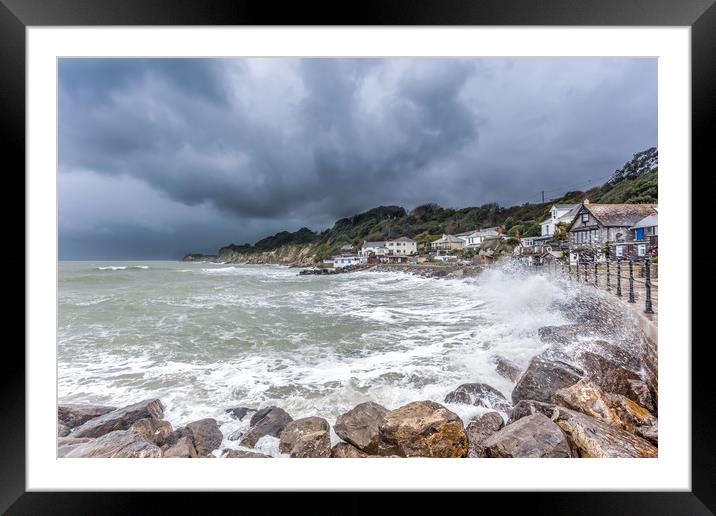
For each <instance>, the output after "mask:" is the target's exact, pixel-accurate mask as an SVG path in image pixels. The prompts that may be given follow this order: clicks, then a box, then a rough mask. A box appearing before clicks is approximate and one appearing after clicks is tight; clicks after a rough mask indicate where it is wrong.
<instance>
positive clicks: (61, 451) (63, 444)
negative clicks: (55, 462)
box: [57, 437, 92, 458]
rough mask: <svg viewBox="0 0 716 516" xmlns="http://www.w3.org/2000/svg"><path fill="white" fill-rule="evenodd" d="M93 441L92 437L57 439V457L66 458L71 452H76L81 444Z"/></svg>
mask: <svg viewBox="0 0 716 516" xmlns="http://www.w3.org/2000/svg"><path fill="white" fill-rule="evenodd" d="M91 440H92V438H90V437H79V438H74V437H60V438H59V439H57V457H58V458H60V457H65V456H66V455H67V454H68V453H69V452H70V451H72V450H74V449H75V448H77V446H79V445H80V444H85V443H88V442H90V441H91Z"/></svg>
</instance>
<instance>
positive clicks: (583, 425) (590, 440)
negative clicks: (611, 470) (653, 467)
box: [552, 407, 658, 458]
mask: <svg viewBox="0 0 716 516" xmlns="http://www.w3.org/2000/svg"><path fill="white" fill-rule="evenodd" d="M552 419H553V420H554V422H555V423H556V424H557V425H559V427H560V428H561V429H562V430H563V431H564V433H565V434H567V437H568V438H569V440H570V441H571V443H572V444H573V445H574V446H575V447H576V448H577V449H578V450H579V455H580V456H581V457H605V458H611V457H656V456H657V455H658V450H657V449H656V448H655V447H654V446H653V445H652V444H651V443H650V442H649V441H647V440H646V439H643V438H641V437H639V436H637V435H634V434H632V433H631V432H627V431H626V430H623V429H621V428H619V427H617V426H615V425H610V424H609V423H605V422H604V421H600V420H598V419H596V418H593V417H590V416H587V415H586V414H582V413H581V412H577V411H576V410H570V409H567V408H563V407H557V408H556V409H555V411H554V414H553V416H552Z"/></svg>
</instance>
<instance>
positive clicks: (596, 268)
mask: <svg viewBox="0 0 716 516" xmlns="http://www.w3.org/2000/svg"><path fill="white" fill-rule="evenodd" d="M598 267H599V265H598V264H597V259H596V258H595V259H594V286H595V287H598V286H599V278H597V270H598Z"/></svg>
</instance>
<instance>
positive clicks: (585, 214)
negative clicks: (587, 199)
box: [582, 213, 589, 224]
mask: <svg viewBox="0 0 716 516" xmlns="http://www.w3.org/2000/svg"><path fill="white" fill-rule="evenodd" d="M582 222H584V223H585V224H586V223H587V222H589V213H582Z"/></svg>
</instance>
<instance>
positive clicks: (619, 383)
mask: <svg viewBox="0 0 716 516" xmlns="http://www.w3.org/2000/svg"><path fill="white" fill-rule="evenodd" d="M578 360H579V364H580V365H581V366H582V367H583V368H584V370H585V371H586V372H587V375H588V376H589V378H590V379H591V380H592V381H593V382H594V383H595V384H596V385H598V386H599V387H600V388H601V389H603V390H605V391H606V392H613V393H615V394H621V395H623V396H628V395H629V394H630V392H631V386H630V382H631V381H633V380H641V377H640V376H639V375H638V374H637V373H636V372H634V371H631V370H629V369H627V368H625V367H622V366H620V365H619V364H617V363H616V362H613V361H611V360H609V359H608V358H605V357H603V356H601V355H597V354H596V353H592V352H590V351H586V352H584V353H581V354H580V355H579V357H578Z"/></svg>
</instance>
